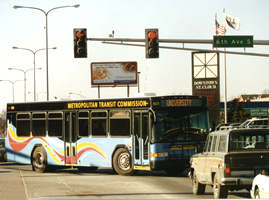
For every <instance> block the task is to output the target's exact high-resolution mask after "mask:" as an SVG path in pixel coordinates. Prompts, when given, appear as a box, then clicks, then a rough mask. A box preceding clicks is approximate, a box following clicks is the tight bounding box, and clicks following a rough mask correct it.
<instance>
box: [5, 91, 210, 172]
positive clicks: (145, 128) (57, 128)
mask: <svg viewBox="0 0 269 200" xmlns="http://www.w3.org/2000/svg"><path fill="white" fill-rule="evenodd" d="M208 131H209V120H208V110H207V101H206V97H199V96H156V97H143V98H125V99H98V100H79V101H54V102H32V103H12V104H7V136H6V138H5V143H6V147H5V148H6V152H7V160H8V161H13V162H18V163H22V164H31V165H32V168H33V170H34V171H37V172H44V171H46V170H47V169H48V168H49V167H54V168H55V167H57V166H71V167H77V168H78V169H79V170H96V169H97V168H98V167H106V168H107V167H108V168H113V169H114V170H115V171H116V173H118V174H120V175H131V174H132V173H133V172H134V171H135V170H165V171H166V172H167V173H169V174H175V173H178V172H180V171H182V170H184V169H185V168H186V167H187V166H188V161H189V158H190V156H191V155H192V154H194V153H197V152H198V151H200V150H201V148H202V146H203V144H204V141H205V138H206V136H207V133H208Z"/></svg>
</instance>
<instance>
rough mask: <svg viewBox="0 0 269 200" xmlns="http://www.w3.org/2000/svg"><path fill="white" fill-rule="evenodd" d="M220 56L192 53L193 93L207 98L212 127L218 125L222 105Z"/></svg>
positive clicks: (207, 53)
mask: <svg viewBox="0 0 269 200" xmlns="http://www.w3.org/2000/svg"><path fill="white" fill-rule="evenodd" d="M219 73H220V72H219V54H218V53H211V52H193V53H192V93H193V95H198V96H206V97H207V105H208V109H209V118H210V123H211V125H212V126H214V125H213V124H217V123H218V118H219V105H220V85H219V83H220V79H219Z"/></svg>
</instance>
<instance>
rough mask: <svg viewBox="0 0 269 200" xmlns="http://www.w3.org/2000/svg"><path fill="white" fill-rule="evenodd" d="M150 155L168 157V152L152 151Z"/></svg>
mask: <svg viewBox="0 0 269 200" xmlns="http://www.w3.org/2000/svg"><path fill="white" fill-rule="evenodd" d="M150 157H154V158H157V157H159V158H160V157H168V152H161V153H151V154H150Z"/></svg>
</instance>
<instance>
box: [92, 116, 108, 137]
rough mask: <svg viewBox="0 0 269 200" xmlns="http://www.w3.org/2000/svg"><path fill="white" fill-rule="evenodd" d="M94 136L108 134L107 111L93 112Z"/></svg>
mask: <svg viewBox="0 0 269 200" xmlns="http://www.w3.org/2000/svg"><path fill="white" fill-rule="evenodd" d="M91 121H92V123H91V125H92V126H91V132H92V136H106V134H107V112H104V111H101V112H100V111H99V112H98V111H94V112H92V113H91Z"/></svg>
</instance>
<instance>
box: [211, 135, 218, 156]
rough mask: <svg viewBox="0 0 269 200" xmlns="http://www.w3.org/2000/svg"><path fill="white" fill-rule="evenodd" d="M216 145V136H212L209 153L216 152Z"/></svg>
mask: <svg viewBox="0 0 269 200" xmlns="http://www.w3.org/2000/svg"><path fill="white" fill-rule="evenodd" d="M216 143H217V136H216V135H215V136H213V141H212V148H211V152H215V151H216Z"/></svg>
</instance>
